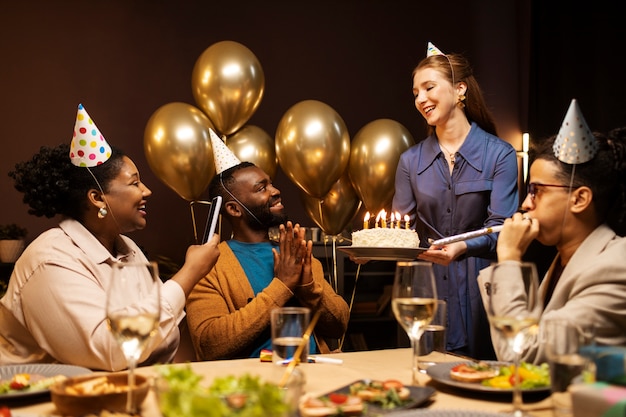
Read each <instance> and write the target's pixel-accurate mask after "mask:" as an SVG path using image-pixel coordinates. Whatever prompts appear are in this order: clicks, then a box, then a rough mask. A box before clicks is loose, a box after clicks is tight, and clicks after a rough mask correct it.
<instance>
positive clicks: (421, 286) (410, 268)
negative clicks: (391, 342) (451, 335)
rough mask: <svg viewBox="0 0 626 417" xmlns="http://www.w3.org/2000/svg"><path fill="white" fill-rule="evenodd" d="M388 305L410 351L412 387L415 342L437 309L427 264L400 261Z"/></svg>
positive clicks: (415, 370)
mask: <svg viewBox="0 0 626 417" xmlns="http://www.w3.org/2000/svg"><path fill="white" fill-rule="evenodd" d="M391 294H392V295H391V306H392V309H393V314H394V315H395V317H396V320H398V323H400V325H401V326H402V327H403V328H404V330H405V331H406V333H407V335H408V336H409V339H410V340H411V347H412V348H413V367H412V369H413V385H419V381H418V374H419V372H420V371H419V366H418V363H419V356H420V352H419V341H420V337H421V336H422V333H424V328H425V327H426V326H427V325H428V324H429V323H430V322H431V320H432V319H433V316H434V315H435V311H436V308H437V288H436V286H435V275H434V274H433V266H432V264H431V263H430V262H421V261H400V262H398V263H397V264H396V272H395V276H394V281H393V289H392V293H391Z"/></svg>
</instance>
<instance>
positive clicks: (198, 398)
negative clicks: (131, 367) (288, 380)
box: [158, 365, 290, 417]
mask: <svg viewBox="0 0 626 417" xmlns="http://www.w3.org/2000/svg"><path fill="white" fill-rule="evenodd" d="M158 369H159V374H160V376H161V380H160V381H159V385H158V395H159V404H160V408H161V412H162V413H163V415H164V416H166V417H193V416H203V417H205V416H206V417H231V416H233V417H264V416H269V415H271V416H283V415H285V416H286V415H287V414H288V412H289V411H290V410H289V407H288V405H287V404H286V403H285V401H284V400H283V390H281V389H280V388H279V387H278V386H277V385H275V384H271V383H268V382H263V381H261V380H260V378H259V377H256V376H252V375H248V374H246V375H242V376H239V377H235V376H225V377H219V378H216V379H215V380H214V381H213V383H212V384H211V385H210V386H209V387H204V386H202V385H201V382H202V377H201V376H200V375H198V374H196V373H195V372H194V371H193V370H192V369H191V367H190V366H189V365H187V366H184V367H180V366H179V367H175V366H163V367H160V368H158Z"/></svg>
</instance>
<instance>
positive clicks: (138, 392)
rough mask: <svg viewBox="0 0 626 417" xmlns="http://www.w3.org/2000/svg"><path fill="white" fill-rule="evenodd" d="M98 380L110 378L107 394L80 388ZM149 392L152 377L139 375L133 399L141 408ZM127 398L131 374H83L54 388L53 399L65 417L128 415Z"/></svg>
mask: <svg viewBox="0 0 626 417" xmlns="http://www.w3.org/2000/svg"><path fill="white" fill-rule="evenodd" d="M96 378H106V381H104V382H106V383H107V386H108V389H106V390H104V392H98V389H97V387H96V389H95V390H93V392H91V390H89V389H87V390H81V389H80V388H84V387H85V385H87V384H89V383H90V381H91V382H93V381H94V380H96ZM77 384H83V385H77ZM77 388H78V390H77ZM149 389H150V381H149V380H148V378H146V377H145V376H142V375H137V374H135V387H134V388H133V396H134V400H135V404H137V408H138V409H140V406H141V404H142V403H143V401H144V400H145V399H146V395H148V391H149ZM127 395H128V373H127V372H117V373H110V374H97V373H96V374H90V375H82V376H77V377H73V378H68V379H66V380H64V381H61V382H59V383H57V384H54V385H53V386H51V387H50V397H51V398H52V402H53V403H54V405H55V406H56V408H57V411H58V412H59V413H60V414H62V415H69V416H81V415H85V414H98V413H100V412H101V411H103V410H108V411H112V412H125V411H126V398H127Z"/></svg>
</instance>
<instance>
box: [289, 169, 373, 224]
mask: <svg viewBox="0 0 626 417" xmlns="http://www.w3.org/2000/svg"><path fill="white" fill-rule="evenodd" d="M300 196H301V198H302V203H303V204H304V209H305V211H306V213H307V214H308V216H309V217H310V218H311V220H313V221H314V222H315V224H317V225H318V226H319V227H320V228H321V229H322V230H323V231H324V233H326V234H327V235H332V236H334V235H338V234H339V233H341V232H342V231H343V229H345V228H346V226H347V225H348V223H350V221H351V220H352V219H353V218H354V216H355V215H356V214H357V213H358V211H359V208H360V207H361V201H360V200H359V196H358V195H357V193H356V191H355V190H354V188H353V187H352V183H351V182H350V177H349V176H348V173H347V172H346V173H345V174H344V175H343V176H342V177H341V178H339V180H338V181H337V182H336V183H335V184H334V185H333V186H332V188H331V189H330V191H329V192H328V194H326V195H325V196H324V197H322V198H315V197H311V196H310V195H308V194H306V193H305V192H303V191H300Z"/></svg>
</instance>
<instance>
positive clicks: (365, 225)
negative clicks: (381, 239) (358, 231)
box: [363, 211, 370, 229]
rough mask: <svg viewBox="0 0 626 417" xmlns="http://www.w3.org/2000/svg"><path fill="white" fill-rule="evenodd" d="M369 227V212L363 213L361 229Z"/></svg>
mask: <svg viewBox="0 0 626 417" xmlns="http://www.w3.org/2000/svg"><path fill="white" fill-rule="evenodd" d="M369 227H370V212H369V211H368V212H367V213H365V217H364V218H363V229H369Z"/></svg>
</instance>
